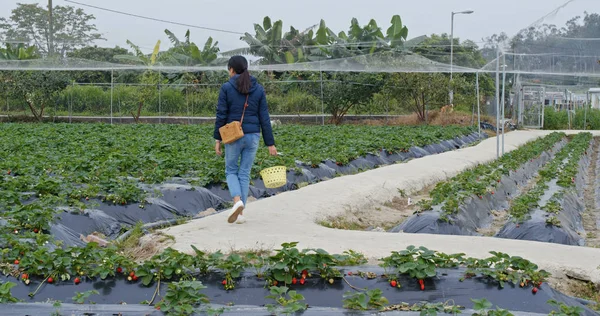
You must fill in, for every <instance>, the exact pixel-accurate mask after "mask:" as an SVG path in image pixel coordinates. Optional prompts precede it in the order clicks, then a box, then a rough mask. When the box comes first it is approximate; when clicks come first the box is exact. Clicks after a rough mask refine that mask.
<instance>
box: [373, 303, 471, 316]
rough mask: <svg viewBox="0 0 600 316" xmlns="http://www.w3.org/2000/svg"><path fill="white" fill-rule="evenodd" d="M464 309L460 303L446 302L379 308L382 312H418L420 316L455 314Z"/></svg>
mask: <svg viewBox="0 0 600 316" xmlns="http://www.w3.org/2000/svg"><path fill="white" fill-rule="evenodd" d="M462 309H464V307H463V306H460V305H451V304H447V303H428V302H423V303H416V304H412V305H411V304H408V303H401V304H394V305H388V306H385V307H384V308H383V309H381V311H382V312H388V311H403V312H420V315H422V316H436V315H437V314H438V313H444V314H452V315H457V314H460V313H461V310H462Z"/></svg>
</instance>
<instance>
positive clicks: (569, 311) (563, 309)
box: [547, 300, 585, 316]
mask: <svg viewBox="0 0 600 316" xmlns="http://www.w3.org/2000/svg"><path fill="white" fill-rule="evenodd" d="M547 303H548V304H550V305H552V306H554V307H556V310H553V311H551V312H550V314H548V315H556V316H579V315H583V314H584V313H585V310H584V309H583V308H581V307H579V306H568V305H566V304H565V303H559V302H557V301H556V300H548V302H547Z"/></svg>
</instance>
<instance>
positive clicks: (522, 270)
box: [465, 251, 550, 288]
mask: <svg viewBox="0 0 600 316" xmlns="http://www.w3.org/2000/svg"><path fill="white" fill-rule="evenodd" d="M490 254H492V257H490V258H487V259H474V258H468V259H466V260H465V264H466V266H467V271H466V272H465V277H466V278H470V277H473V276H475V275H477V274H481V275H483V276H484V277H487V278H490V279H492V280H495V281H497V282H498V285H499V286H500V287H501V288H502V287H504V284H505V283H506V282H511V283H512V284H514V285H517V284H522V287H524V286H526V285H528V284H529V283H531V285H532V286H534V287H537V286H540V285H541V284H542V283H543V282H545V281H546V279H547V278H548V277H549V276H550V273H548V272H546V271H545V270H539V269H538V266H537V265H536V264H533V263H532V262H530V261H529V260H526V259H523V258H521V257H516V256H515V257H512V256H509V255H508V254H505V253H501V252H495V251H490Z"/></svg>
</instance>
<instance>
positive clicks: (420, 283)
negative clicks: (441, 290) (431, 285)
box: [419, 280, 425, 291]
mask: <svg viewBox="0 0 600 316" xmlns="http://www.w3.org/2000/svg"><path fill="white" fill-rule="evenodd" d="M419 285H421V291H423V290H425V283H424V282H423V280H419Z"/></svg>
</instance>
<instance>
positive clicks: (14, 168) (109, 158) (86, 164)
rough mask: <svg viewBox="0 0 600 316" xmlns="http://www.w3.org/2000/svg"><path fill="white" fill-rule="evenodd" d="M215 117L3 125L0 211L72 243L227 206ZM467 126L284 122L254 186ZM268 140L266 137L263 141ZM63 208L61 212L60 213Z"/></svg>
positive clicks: (427, 144)
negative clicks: (182, 121)
mask: <svg viewBox="0 0 600 316" xmlns="http://www.w3.org/2000/svg"><path fill="white" fill-rule="evenodd" d="M212 129H213V126H212V125H187V126H186V125H114V126H112V125H105V124H79V125H78V124H73V125H70V124H2V125H0V212H2V214H1V216H2V218H3V219H5V221H0V225H7V228H9V229H10V230H11V231H19V232H22V231H24V230H28V231H44V232H52V233H53V234H54V235H55V236H56V237H57V238H58V239H60V240H63V241H64V242H65V243H66V244H68V245H83V244H84V241H82V240H81V238H80V235H83V236H86V235H88V234H91V233H93V232H98V233H100V234H102V235H104V236H106V237H107V238H115V237H116V236H118V235H119V234H121V233H122V231H123V229H124V228H127V227H129V226H131V225H134V224H136V223H137V222H140V221H141V222H144V223H153V222H157V221H175V220H177V219H179V218H181V217H191V216H196V215H198V213H199V212H201V211H204V210H207V209H210V208H213V209H223V208H225V207H227V205H228V203H229V200H230V196H229V193H228V191H227V189H226V187H225V184H224V183H222V181H224V179H225V174H224V172H225V171H224V170H225V167H224V159H223V157H218V156H217V155H216V154H215V153H214V140H212ZM473 132H474V129H473V128H465V127H433V126H419V127H396V126H393V127H372V126H354V125H353V126H301V125H282V126H277V127H275V130H274V133H275V138H276V140H277V146H278V150H279V151H280V152H282V153H283V154H284V155H283V156H282V157H283V158H281V157H280V158H275V157H268V158H267V156H268V152H267V150H266V148H261V149H260V150H259V152H258V155H257V162H258V163H260V165H256V166H255V168H254V169H253V174H252V176H253V178H254V179H255V180H254V181H253V183H252V184H251V187H250V194H251V195H252V196H253V197H255V198H262V197H267V196H269V195H272V194H275V193H276V192H278V191H282V190H290V189H294V188H297V187H299V186H301V185H305V184H308V183H313V182H317V181H320V180H325V179H327V178H332V177H335V176H337V175H339V174H345V173H355V172H359V171H360V170H364V169H369V168H374V167H376V166H378V165H382V164H387V163H394V162H397V161H402V160H407V159H411V158H419V157H422V156H424V155H429V154H435V153H440V152H444V151H448V150H453V149H456V148H460V147H462V146H465V145H467V144H470V143H473V142H475V141H477V140H479V137H478V136H477V134H472V133H473ZM261 146H263V145H262V143H261ZM275 164H285V165H286V166H287V167H288V170H289V171H288V181H289V183H290V184H289V185H287V186H285V187H283V188H281V189H279V190H266V189H265V187H264V185H263V184H262V181H261V180H259V179H258V172H259V171H260V170H261V169H262V168H265V167H270V166H273V165H275ZM57 214H59V215H60V216H59V218H56V215H57Z"/></svg>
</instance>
